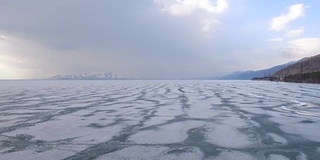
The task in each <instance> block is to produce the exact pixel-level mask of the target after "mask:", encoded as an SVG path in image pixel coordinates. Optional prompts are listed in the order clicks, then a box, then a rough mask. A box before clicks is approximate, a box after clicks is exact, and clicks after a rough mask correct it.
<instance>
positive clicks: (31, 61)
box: [0, 0, 320, 79]
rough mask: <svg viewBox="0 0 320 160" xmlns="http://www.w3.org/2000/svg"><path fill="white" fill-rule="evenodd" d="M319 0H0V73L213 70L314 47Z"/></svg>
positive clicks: (259, 64)
mask: <svg viewBox="0 0 320 160" xmlns="http://www.w3.org/2000/svg"><path fill="white" fill-rule="evenodd" d="M319 28H320V1H318V0H281V1H278V0H270V1H264V0H136V1H133V0H94V1H92V0H91V1H89V0H32V1H29V0H0V78H9V79H11V78H14V79H15V78H47V77H51V76H53V75H56V74H76V73H82V72H105V71H108V72H114V73H117V74H120V75H123V76H127V77H134V78H194V77H213V76H219V75H223V74H226V73H230V72H233V71H237V70H256V69H262V68H267V67H271V66H274V65H277V64H281V63H286V62H288V61H292V60H297V59H300V58H303V57H306V56H312V55H315V54H319V53H320V32H319Z"/></svg>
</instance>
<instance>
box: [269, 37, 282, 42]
mask: <svg viewBox="0 0 320 160" xmlns="http://www.w3.org/2000/svg"><path fill="white" fill-rule="evenodd" d="M266 41H268V42H282V41H283V38H281V37H280V38H272V39H267V40H266Z"/></svg>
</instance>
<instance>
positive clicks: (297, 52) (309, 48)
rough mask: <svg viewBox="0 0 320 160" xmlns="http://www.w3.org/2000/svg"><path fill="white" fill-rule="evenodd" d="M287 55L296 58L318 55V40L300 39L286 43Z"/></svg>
mask: <svg viewBox="0 0 320 160" xmlns="http://www.w3.org/2000/svg"><path fill="white" fill-rule="evenodd" d="M287 53H288V54H289V55H290V56H292V57H296V58H302V57H306V56H313V55H316V54H319V53H320V38H300V39H296V40H292V41H289V42H288V48H287Z"/></svg>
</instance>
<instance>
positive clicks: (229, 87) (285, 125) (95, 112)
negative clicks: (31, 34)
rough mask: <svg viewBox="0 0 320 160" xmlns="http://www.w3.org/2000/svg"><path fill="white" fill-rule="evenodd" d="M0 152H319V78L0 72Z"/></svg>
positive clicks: (273, 159)
mask: <svg viewBox="0 0 320 160" xmlns="http://www.w3.org/2000/svg"><path fill="white" fill-rule="evenodd" d="M0 159H1V160H19V159H23V160H34V159H53V160H55V159H79V160H80V159H81V160H83V159H98V160H104V159H106V160H117V159H120V160H129V159H130V160H131V159H133V160H142V159H151V160H153V159H165V160H171V159H172V160H173V159H182V160H188V159H190V160H197V159H199V160H200V159H205V160H211V159H217V160H224V159H231V160H232V159H234V160H254V159H258V160H261V159H266V160H289V159H293V160H294V159H297V160H300V159H301V160H304V159H315V160H316V159H320V85H314V84H290V83H275V82H255V81H0Z"/></svg>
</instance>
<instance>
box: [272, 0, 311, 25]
mask: <svg viewBox="0 0 320 160" xmlns="http://www.w3.org/2000/svg"><path fill="white" fill-rule="evenodd" d="M305 9H306V6H305V5H304V4H295V5H292V6H290V7H289V8H288V12H287V13H284V14H282V15H280V16H278V17H274V18H272V20H271V22H270V25H269V30H273V31H282V30H283V29H285V28H286V26H287V25H288V23H290V22H292V21H294V20H296V19H298V18H300V17H303V16H304V12H305Z"/></svg>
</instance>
